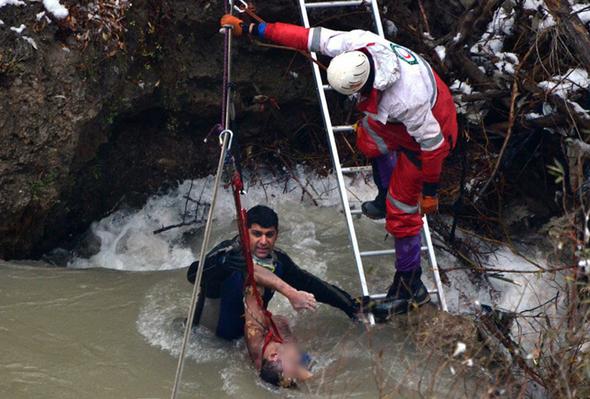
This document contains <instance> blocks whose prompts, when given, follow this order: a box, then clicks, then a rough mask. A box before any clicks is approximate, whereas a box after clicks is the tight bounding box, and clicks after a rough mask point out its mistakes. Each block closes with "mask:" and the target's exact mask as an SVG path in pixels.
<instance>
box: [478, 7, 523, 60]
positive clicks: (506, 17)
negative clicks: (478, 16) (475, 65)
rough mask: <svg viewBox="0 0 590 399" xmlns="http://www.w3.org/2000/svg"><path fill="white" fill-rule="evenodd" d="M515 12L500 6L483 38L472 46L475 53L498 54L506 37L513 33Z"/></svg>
mask: <svg viewBox="0 0 590 399" xmlns="http://www.w3.org/2000/svg"><path fill="white" fill-rule="evenodd" d="M514 19H515V12H514V10H512V11H510V13H508V12H506V10H504V8H502V7H500V8H499V9H498V10H497V11H496V12H495V13H494V17H493V19H492V21H491V22H490V23H489V24H488V27H487V29H486V31H485V32H484V34H483V35H482V36H481V39H480V40H479V41H478V42H477V43H475V44H474V45H473V46H472V47H471V52H472V53H473V54H488V55H497V54H498V53H500V52H501V51H502V48H503V47H504V39H505V37H506V36H509V35H511V34H512V30H513V28H514Z"/></svg>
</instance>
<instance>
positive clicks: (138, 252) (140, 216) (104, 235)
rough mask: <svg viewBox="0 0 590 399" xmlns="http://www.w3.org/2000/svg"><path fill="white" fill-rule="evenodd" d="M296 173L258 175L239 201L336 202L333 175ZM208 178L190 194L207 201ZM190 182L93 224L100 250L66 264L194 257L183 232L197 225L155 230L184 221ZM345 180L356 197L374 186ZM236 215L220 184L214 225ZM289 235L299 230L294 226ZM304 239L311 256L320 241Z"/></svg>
mask: <svg viewBox="0 0 590 399" xmlns="http://www.w3.org/2000/svg"><path fill="white" fill-rule="evenodd" d="M297 175H298V180H299V182H297V181H296V180H294V179H291V178H282V179H278V180H277V179H276V178H271V177H268V178H264V179H261V180H259V181H258V182H257V183H255V184H254V185H252V186H250V187H248V189H247V195H246V196H245V197H243V201H244V204H243V206H245V207H250V206H253V205H256V204H266V205H269V206H271V207H276V206H278V205H281V204H282V206H283V207H285V206H288V204H292V205H297V206H309V205H311V204H313V203H314V202H313V201H315V203H317V204H318V205H319V206H322V207H328V206H330V207H332V206H338V205H339V204H340V199H339V196H338V190H337V189H336V180H335V179H334V178H333V177H332V176H330V177H318V176H313V175H307V174H305V173H304V172H303V169H301V170H299V171H298V172H297ZM212 180H213V179H212V178H203V179H197V180H194V181H193V189H192V192H191V196H192V197H193V198H197V199H198V198H199V197H201V199H202V200H203V201H209V200H210V198H211V196H212V183H211V182H212ZM246 181H248V180H246ZM300 183H301V184H302V185H304V186H306V187H305V190H307V192H308V193H310V194H311V195H312V196H313V200H312V199H311V198H310V196H309V195H308V194H306V193H305V192H304V191H303V190H302V188H301V185H300ZM190 184H191V182H190V181H185V182H184V183H182V184H181V185H180V186H179V187H177V188H176V189H174V190H172V191H170V192H169V193H167V194H165V195H161V196H153V197H151V198H150V199H149V200H148V201H147V203H146V205H145V206H144V207H143V208H142V209H140V210H138V211H129V210H121V211H117V212H115V213H113V214H112V215H110V216H108V217H106V218H104V219H102V220H100V221H98V222H95V223H93V224H92V226H91V232H92V234H93V235H94V236H96V237H97V238H98V239H99V240H100V251H99V252H98V253H97V254H96V255H94V256H92V257H91V258H89V259H83V258H76V259H74V260H73V261H72V262H70V264H69V265H68V266H70V267H74V268H89V267H103V268H109V269H117V270H132V271H146V270H167V269H175V268H179V267H185V266H187V265H188V264H190V263H191V262H193V261H194V260H195V259H196V256H197V255H195V253H194V252H193V250H192V249H191V248H189V246H188V245H187V243H186V242H184V240H183V234H184V233H187V232H188V231H189V230H190V229H191V228H194V227H195V226H191V227H181V228H176V229H172V230H169V231H165V232H163V233H161V234H158V235H154V234H153V231H154V230H156V229H159V228H161V227H163V226H170V225H174V224H178V223H180V222H182V218H183V214H184V207H185V202H186V200H185V195H186V194H187V192H188V190H189V187H190ZM347 185H348V186H349V188H350V190H351V192H352V193H353V194H354V196H353V197H354V198H360V199H369V198H371V197H372V196H373V195H374V190H375V189H374V187H373V186H371V185H366V184H364V180H362V179H358V181H357V182H352V181H351V179H348V178H347ZM201 193H202V196H201ZM193 209H194V205H193V204H191V203H189V210H193ZM201 212H202V211H201ZM234 215H235V207H234V202H233V197H232V193H231V190H230V189H225V188H221V189H220V192H219V197H218V201H217V205H216V207H215V211H214V218H215V220H216V224H218V225H221V226H223V225H228V224H230V223H232V222H233V220H234ZM193 217H194V215H193V214H191V215H189V217H188V218H187V220H191V219H192V218H193ZM306 226H307V229H308V230H309V229H312V228H313V224H312V223H311V224H307V225H306ZM308 232H309V231H308ZM291 234H299V233H297V228H295V230H293V231H292V232H291ZM312 240H313V238H312ZM295 241H297V240H295ZM300 244H301V245H305V244H306V243H304V242H301V243H300ZM308 244H310V245H309V246H308V249H309V251H310V252H307V254H309V256H312V257H313V256H314V255H313V253H312V252H311V251H312V246H311V244H316V245H319V243H317V242H310V243H308Z"/></svg>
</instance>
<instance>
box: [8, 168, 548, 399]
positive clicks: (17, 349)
mask: <svg viewBox="0 0 590 399" xmlns="http://www.w3.org/2000/svg"><path fill="white" fill-rule="evenodd" d="M300 180H301V179H300ZM301 182H302V184H306V183H305V182H306V179H305V176H303V177H302V180H301ZM194 183H195V184H194V187H193V192H192V196H193V197H199V196H201V193H202V198H203V199H206V198H208V197H209V196H210V187H209V185H208V180H206V179H203V180H198V181H196V182H194ZM189 185H190V183H189V182H185V183H184V184H183V185H181V186H180V187H179V188H178V190H176V191H173V192H171V193H169V194H167V195H163V196H160V197H154V198H152V199H150V200H149V201H148V203H147V204H146V206H145V207H144V208H143V209H142V210H140V211H135V212H129V211H126V212H118V213H116V214H113V215H111V216H109V217H107V218H106V219H104V220H102V221H99V222H97V223H95V224H94V225H93V227H92V232H93V235H94V236H96V237H99V238H100V251H99V252H98V253H97V254H96V255H94V256H92V257H90V258H89V259H81V258H76V259H73V260H72V261H71V262H70V265H69V267H67V268H52V267H39V266H46V265H36V264H34V262H25V264H20V265H15V264H10V263H0V397H2V398H164V397H167V396H169V393H170V389H171V384H172V380H173V377H174V371H175V367H176V362H177V358H176V356H177V354H178V352H179V346H180V342H181V338H182V331H180V330H179V329H178V328H175V327H174V326H173V324H172V320H173V319H175V318H177V317H181V316H184V315H185V314H186V311H187V309H188V306H189V299H190V293H191V289H192V286H191V285H189V284H188V283H187V282H186V280H185V267H186V266H187V265H188V264H189V263H190V262H191V261H192V260H193V259H194V258H195V257H196V256H197V253H196V252H197V248H200V241H199V239H200V238H199V237H200V235H199V232H198V231H197V232H196V233H195V231H194V230H191V229H190V228H186V227H185V228H182V229H173V230H169V231H167V232H164V233H162V234H159V235H154V234H152V231H153V230H155V229H157V228H160V227H162V226H164V225H169V224H174V223H178V222H179V221H181V219H182V214H183V210H184V206H185V199H184V195H185V194H186V191H187V189H188V188H189ZM353 186H354V194H353V197H355V198H357V199H359V200H360V199H363V198H368V197H371V196H372V194H373V190H372V188H371V187H370V186H368V185H366V184H365V182H364V181H362V180H361V181H357V182H356V183H355V184H353ZM306 190H308V191H309V192H310V193H312V195H314V197H315V199H316V201H317V202H318V205H320V206H318V207H316V206H310V205H311V201H310V200H309V198H307V197H306V196H305V195H303V197H304V199H303V201H302V200H301V198H302V190H301V187H300V186H299V183H296V182H295V181H290V182H288V183H287V184H286V185H285V184H284V182H283V183H281V184H276V182H275V184H272V185H269V186H264V187H263V186H262V185H258V186H257V187H255V188H252V189H251V190H249V195H248V196H247V197H246V198H247V203H248V204H249V205H253V204H256V203H269V204H271V205H272V206H274V207H275V208H276V209H277V211H278V213H279V215H280V218H281V221H280V223H281V228H280V236H279V246H280V247H282V248H283V249H285V250H287V252H289V253H290V255H291V256H292V257H293V258H294V260H295V261H296V262H297V263H299V264H300V265H301V266H303V267H305V268H306V269H308V270H310V271H312V272H313V273H315V274H317V275H319V276H321V277H323V278H325V279H327V280H329V281H331V282H335V283H337V284H339V285H340V286H342V287H343V288H345V289H347V290H349V291H350V292H351V293H353V294H355V295H356V294H359V284H358V275H357V272H356V269H355V267H354V263H353V261H352V259H351V256H350V250H349V247H348V239H347V235H346V233H345V225H344V220H343V217H342V214H341V213H340V212H339V209H338V206H337V203H338V199H337V195H336V191H335V190H334V180H333V179H318V178H314V179H312V181H311V182H310V183H309V185H308V186H307V188H306ZM233 215H234V213H233V205H232V203H231V200H230V195H229V193H228V192H225V191H224V192H223V193H222V195H221V199H220V203H219V204H218V207H217V208H216V213H215V221H216V223H215V228H214V233H213V242H212V244H214V242H216V241H219V240H221V239H222V238H226V237H229V236H232V235H234V234H235V225H234V223H233V220H232V216H233ZM356 226H357V228H358V232H359V233H358V235H359V237H360V242H361V247H362V248H365V249H381V248H389V247H391V245H392V242H391V240H390V239H389V238H386V237H385V234H384V230H383V223H378V222H372V221H369V220H366V219H359V220H358V221H357V224H356ZM439 255H440V262H441V265H442V266H443V268H444V267H445V266H448V263H449V262H452V261H453V260H452V259H451V258H449V257H447V256H445V255H444V254H443V253H441V254H439ZM493 263H494V266H495V267H505V268H515V267H516V266H518V267H520V268H530V267H532V266H531V265H526V264H524V263H523V262H522V260H517V259H516V257H515V256H514V255H512V254H511V253H510V252H509V251H507V250H501V251H500V252H499V256H498V257H497V258H494V260H493ZM366 268H367V274H368V280H369V285H370V287H371V288H372V289H373V290H374V291H383V290H384V289H385V288H386V287H387V285H388V284H389V283H390V280H391V277H392V274H393V261H392V259H388V258H386V259H384V258H380V259H371V260H370V261H369V262H367V264H366ZM426 274H427V276H426V280H427V282H428V284H430V285H431V280H430V276H429V273H426ZM451 277H452V278H451V285H450V287H447V291H448V294H447V296H448V301H449V305H450V307H451V310H452V311H454V312H459V311H469V309H471V308H472V307H473V304H474V303H475V302H476V301H479V302H485V303H490V302H492V301H493V302H496V303H499V304H500V305H502V306H503V307H505V308H508V309H524V308H527V307H531V306H534V305H535V304H538V303H542V302H543V301H544V300H545V299H546V298H548V297H551V296H552V295H553V292H552V291H551V290H548V289H546V285H541V283H540V282H539V281H536V280H530V281H528V280H526V279H525V277H524V276H523V275H514V276H513V277H514V278H515V279H520V281H521V282H522V283H523V286H522V287H518V286H513V285H511V284H506V283H503V282H501V281H498V282H497V283H496V284H495V285H496V286H495V288H496V290H499V291H500V294H490V289H489V287H475V286H473V285H472V284H471V282H470V281H469V279H468V278H467V277H466V276H465V275H462V274H460V273H455V274H452V276H451ZM523 279H525V280H523ZM543 284H545V283H543ZM272 310H273V311H274V312H275V313H281V314H285V315H287V316H289V317H290V318H291V319H292V321H293V324H294V331H295V333H296V335H298V337H299V339H300V341H301V343H302V346H303V347H304V348H305V349H306V350H308V351H309V352H310V354H311V355H312V357H313V358H314V359H315V362H316V365H315V371H316V373H317V375H318V378H317V379H315V380H314V381H312V382H311V383H310V384H309V386H306V387H302V388H301V390H299V391H294V392H288V393H287V392H285V391H282V392H279V393H277V392H276V391H273V390H272V389H269V388H268V387H267V386H265V385H264V384H262V383H260V382H259V381H258V379H257V377H256V374H255V372H254V370H253V368H252V367H251V366H250V363H249V360H248V358H247V354H246V351H245V347H244V344H243V343H242V342H233V343H227V342H222V341H220V340H218V339H216V338H215V337H213V336H212V335H211V334H210V333H208V332H207V331H203V330H200V329H197V330H196V332H195V333H194V334H193V337H192V339H191V342H190V348H189V351H188V357H189V358H188V361H187V363H186V367H185V372H184V378H183V385H182V396H181V397H187V398H188V397H192V398H195V397H215V398H217V397H219V398H223V397H244V398H259V397H283V396H285V395H287V394H288V396H293V397H299V396H309V395H311V396H315V397H326V396H330V395H331V396H334V397H355V398H357V397H358V398H373V397H376V396H377V395H378V394H379V392H381V393H390V392H397V395H396V396H399V395H401V396H402V397H410V398H411V397H416V396H417V393H418V391H420V392H423V393H424V392H426V393H427V396H433V397H441V396H449V397H461V396H464V397H474V396H477V395H476V392H477V389H478V385H477V384H478V378H477V377H476V376H475V375H474V376H472V377H469V378H467V379H466V380H465V381H462V382H461V384H460V389H459V388H458V387H457V384H456V383H455V384H454V383H453V381H454V379H453V376H452V373H451V370H450V369H449V368H444V369H442V370H438V366H439V365H440V362H439V361H437V359H436V357H434V358H433V357H432V354H430V353H423V352H424V351H421V350H420V348H415V347H414V346H413V345H412V344H411V342H410V340H409V339H408V335H410V334H412V331H411V330H407V329H406V328H403V327H400V325H398V324H396V323H393V324H389V325H385V326H379V327H377V328H374V329H372V330H371V332H370V333H369V334H368V333H367V332H366V330H365V327H364V326H362V325H358V324H353V323H351V322H350V321H349V320H348V319H347V318H346V317H345V316H344V315H343V314H341V313H340V312H339V311H337V310H334V309H331V308H329V307H327V306H325V305H323V306H320V308H319V309H318V311H316V312H314V313H302V314H296V313H294V312H293V311H292V310H291V309H290V308H289V306H288V303H287V302H286V301H285V300H282V298H277V299H275V300H274V302H273V305H272ZM378 354H381V355H380V356H377V355H378ZM425 359H428V360H427V361H426V360H425ZM433 375H436V378H433V377H432V376H433ZM433 380H434V381H436V382H435V383H432V381H433ZM430 386H433V387H432V388H430V389H431V390H428V389H429V388H428V387H430Z"/></svg>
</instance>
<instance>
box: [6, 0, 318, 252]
mask: <svg viewBox="0 0 590 399" xmlns="http://www.w3.org/2000/svg"><path fill="white" fill-rule="evenodd" d="M270 3H271V4H268V5H265V9H266V11H267V13H269V14H270V15H271V16H272V15H273V13H274V14H275V15H276V14H278V13H279V10H280V13H281V19H283V20H285V19H286V20H289V19H291V20H293V21H296V20H297V15H298V14H297V12H296V9H295V8H294V7H289V6H286V5H282V4H281V2H280V1H275V2H270ZM65 4H66V5H67V2H66V3H65ZM221 4H222V3H221V2H214V1H174V2H159V1H134V2H133V5H132V6H131V7H130V8H129V9H128V10H127V11H126V13H125V16H124V19H123V20H122V22H121V23H122V24H124V26H125V28H126V32H125V33H124V34H122V35H121V42H122V46H121V47H123V49H120V50H119V51H117V52H116V54H114V55H112V54H109V50H107V47H108V46H107V44H109V45H110V44H112V43H111V41H110V40H111V39H112V38H108V40H100V38H101V36H100V35H98V36H96V37H97V39H96V40H92V36H91V39H90V40H87V39H85V38H84V36H83V35H84V33H85V32H86V31H87V30H85V29H90V28H89V27H88V26H83V24H82V23H81V22H80V17H78V21H77V23H76V20H75V19H74V20H73V21H72V18H74V17H75V14H74V13H72V12H70V17H69V18H68V20H67V21H66V20H56V19H55V18H52V19H53V20H52V21H51V22H50V23H49V22H48V20H47V19H45V18H41V20H40V21H37V20H36V17H35V15H36V14H37V13H39V12H42V11H44V9H43V6H42V5H41V4H40V3H31V4H27V5H26V6H21V7H17V6H6V7H4V8H2V9H0V19H1V20H2V21H3V22H4V25H3V26H0V143H1V144H2V145H1V146H0V258H22V257H31V256H33V257H34V256H39V255H40V254H42V253H43V252H45V251H47V250H48V249H50V248H52V247H54V246H55V245H57V244H60V245H66V246H67V241H68V240H69V239H71V238H72V237H74V236H75V235H76V234H78V233H80V232H81V231H83V230H84V229H85V228H86V227H87V226H88V225H89V223H91V222H92V221H93V220H96V219H97V218H99V217H100V216H102V215H104V214H105V213H108V212H109V211H110V210H111V209H113V208H115V207H117V206H119V205H121V204H122V203H125V204H128V205H134V204H135V203H137V202H141V201H143V200H144V199H145V196H146V195H150V194H153V193H155V192H156V191H157V190H158V189H161V188H162V187H164V188H165V187H166V184H174V183H175V182H176V181H178V180H180V179H185V178H188V177H195V176H201V175H205V174H208V173H210V172H211V171H212V168H211V165H212V161H213V160H214V159H215V158H216V157H217V156H218V148H217V146H216V144H215V142H216V141H215V140H209V143H208V144H205V143H204V142H203V139H204V137H205V136H206V135H207V133H208V132H209V131H210V129H211V127H212V126H213V125H214V124H215V123H216V122H217V121H218V120H219V112H220V110H219V101H220V89H221V71H222V60H223V54H222V49H223V45H222V43H223V42H222V40H223V37H222V35H220V34H219V33H218V28H217V27H218V18H219V16H220V15H221V14H222V12H223V10H222V5H221ZM76 15H78V16H79V15H80V13H78V14H76ZM21 23H22V24H25V25H26V28H25V30H24V31H22V32H21V33H17V32H16V31H14V30H11V29H9V27H11V26H16V27H18V26H20V24H21ZM92 29H94V30H95V33H96V29H97V27H96V26H94V27H92ZM27 37H28V38H32V39H33V40H34V44H35V46H36V47H37V48H36V49H35V47H34V46H33V44H32V43H31V42H30V41H28V40H27V39H26V38H27ZM115 44H116V43H115ZM234 56H235V61H236V62H235V68H234V71H233V74H234V82H235V86H236V88H237V93H238V94H237V96H238V98H237V99H236V103H237V120H238V123H239V125H240V126H242V131H243V134H242V136H243V140H244V141H245V142H246V143H248V137H250V138H256V137H257V136H261V135H269V133H272V132H281V131H282V130H285V131H289V132H291V131H294V130H295V128H294V126H297V125H301V124H302V123H306V122H309V121H310V120H311V121H314V118H317V117H318V115H317V111H316V110H315V107H314V101H315V92H314V90H313V86H312V85H311V84H310V79H309V78H310V74H309V72H308V70H309V68H308V66H307V64H306V61H305V59H304V58H302V57H296V58H294V54H293V53H290V52H285V51H276V50H270V49H266V48H260V47H256V46H251V45H249V44H248V43H245V42H242V43H238V44H237V46H236V51H235V53H234ZM298 69H299V70H300V71H299V72H300V73H298V74H290V73H289V71H290V70H298ZM264 95H272V96H274V97H276V102H277V103H278V104H279V106H280V107H281V115H280V117H278V115H276V114H275V113H273V112H272V111H269V109H270V108H272V106H269V104H266V105H265V111H263V112H259V111H260V109H261V107H260V105H258V104H255V102H256V101H258V100H260V99H261V98H264V97H256V100H254V98H255V96H264ZM304 116H305V118H304ZM304 119H305V120H306V121H303V120H304Z"/></svg>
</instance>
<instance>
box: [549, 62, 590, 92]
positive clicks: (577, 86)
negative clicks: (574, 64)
mask: <svg viewBox="0 0 590 399" xmlns="http://www.w3.org/2000/svg"><path fill="white" fill-rule="evenodd" d="M539 87H540V88H542V89H543V90H545V91H550V92H552V93H553V94H556V95H558V96H559V97H561V98H564V99H567V97H568V95H569V94H571V93H574V92H576V91H578V90H581V89H587V88H588V87H590V78H589V77H588V72H587V71H586V70H585V69H582V68H570V69H569V70H568V71H567V72H566V73H565V75H556V76H554V77H552V78H551V79H550V80H544V81H542V82H539Z"/></svg>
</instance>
